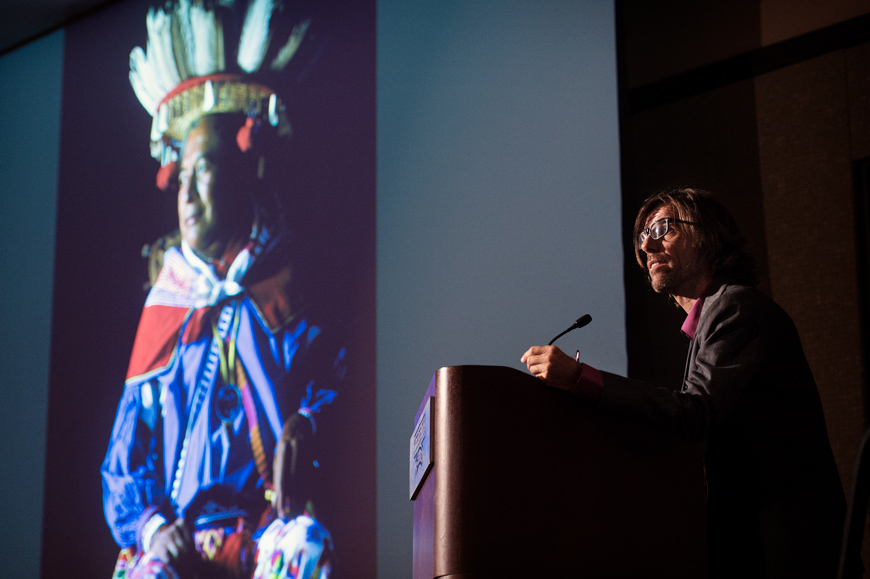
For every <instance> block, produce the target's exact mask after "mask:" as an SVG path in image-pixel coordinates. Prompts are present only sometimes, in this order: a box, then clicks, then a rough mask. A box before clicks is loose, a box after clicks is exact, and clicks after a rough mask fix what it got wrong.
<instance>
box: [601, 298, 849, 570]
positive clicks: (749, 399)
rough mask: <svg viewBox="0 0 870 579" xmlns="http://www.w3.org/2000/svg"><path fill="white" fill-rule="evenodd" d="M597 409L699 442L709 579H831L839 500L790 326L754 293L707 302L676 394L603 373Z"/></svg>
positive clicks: (809, 381)
mask: <svg viewBox="0 0 870 579" xmlns="http://www.w3.org/2000/svg"><path fill="white" fill-rule="evenodd" d="M599 411H601V412H606V413H614V414H619V415H623V416H625V415H629V416H634V417H636V418H639V419H642V420H644V421H647V422H649V423H652V424H654V425H657V426H660V427H662V428H665V429H667V430H669V431H672V432H676V433H678V434H680V435H682V436H684V437H686V438H688V439H690V440H694V441H699V442H703V443H704V444H705V446H706V476H707V484H708V497H707V534H708V537H707V538H708V562H709V563H708V568H709V571H710V575H709V576H710V577H711V578H712V577H741V578H746V577H813V578H823V577H834V576H835V575H836V571H837V561H838V558H839V547H840V542H841V538H842V530H843V520H844V516H845V504H846V503H845V498H844V494H843V487H842V485H841V483H840V477H839V473H838V471H837V466H836V464H835V463H834V457H833V453H832V452H831V445H830V443H829V441H828V433H827V428H826V426H825V417H824V414H823V412H822V404H821V401H820V400H819V393H818V390H817V388H816V383H815V380H814V379H813V375H812V372H811V371H810V368H809V365H808V364H807V360H806V357H805V355H804V352H803V348H802V346H801V343H800V338H799V337H798V333H797V330H796V329H795V326H794V323H793V322H792V320H791V318H789V316H788V314H786V313H785V311H783V310H782V308H780V307H779V306H778V305H777V304H776V303H775V302H773V300H771V299H770V298H769V297H767V296H766V295H764V294H763V293H761V292H759V291H757V290H755V289H753V288H750V287H745V286H737V285H728V284H725V285H722V286H721V287H720V288H719V289H718V290H717V291H716V292H715V293H713V294H712V295H710V296H709V297H707V298H706V300H705V302H704V306H703V309H702V310H701V317H700V320H699V323H698V329H697V332H696V334H695V338H694V340H692V342H691V345H690V347H689V356H688V359H687V362H686V371H685V376H684V379H683V385H682V388H681V389H680V391H679V392H674V391H672V390H668V389H665V388H655V387H653V386H652V385H650V384H647V383H645V382H639V381H635V380H629V379H627V378H623V377H621V376H616V375H614V374H608V373H605V374H604V392H603V395H602V398H601V402H600V404H599Z"/></svg>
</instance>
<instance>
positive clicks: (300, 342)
mask: <svg viewBox="0 0 870 579" xmlns="http://www.w3.org/2000/svg"><path fill="white" fill-rule="evenodd" d="M374 28H375V4H374V1H373V0H372V1H368V2H352V3H351V2H337V1H333V2H329V1H324V2H314V1H299V2H293V1H291V0H285V1H283V2H282V1H281V0H214V1H203V0H171V1H169V2H144V1H139V0H127V1H122V2H118V3H115V4H113V5H112V6H110V7H108V8H106V9H104V10H101V11H100V12H98V13H95V14H93V15H91V16H89V17H87V18H85V19H83V20H81V21H79V22H77V23H75V24H73V25H71V26H69V27H68V28H67V29H66V30H65V44H64V71H63V74H64V77H63V95H62V111H61V118H62V132H61V151H60V175H59V191H58V218H57V222H58V226H57V227H58V229H57V250H56V257H55V286H54V302H53V318H52V319H53V321H52V324H53V325H52V351H51V368H50V373H51V377H50V392H49V416H48V424H49V427H48V439H47V462H46V487H45V503H44V504H45V516H44V519H45V520H44V524H43V551H42V552H43V557H42V575H43V576H55V575H64V576H69V575H72V576H85V574H87V576H96V577H100V576H102V577H105V578H106V579H108V578H109V577H110V576H112V577H115V578H119V579H120V578H123V577H129V578H134V577H137V578H138V577H143V578H144V577H167V578H170V577H172V578H175V577H177V578H180V579H185V578H188V577H189V578H193V577H197V578H202V579H205V578H210V577H221V578H223V577H227V578H229V577H234V578H250V577H256V578H270V579H271V578H276V579H282V578H288V579H289V578H293V579H302V578H306V579H307V578H327V577H374V575H375V551H376V545H375V535H376V526H375V524H376V521H375V469H376V465H375V399H376V391H375V201H376V199H375V30H374Z"/></svg>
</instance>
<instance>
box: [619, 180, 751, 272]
mask: <svg viewBox="0 0 870 579" xmlns="http://www.w3.org/2000/svg"><path fill="white" fill-rule="evenodd" d="M662 207H671V208H673V210H674V217H676V218H677V220H679V221H684V222H688V223H689V224H691V225H688V224H678V225H677V227H678V228H684V229H685V230H691V238H692V240H693V241H692V243H693V245H694V247H695V249H697V251H698V255H699V257H700V258H701V259H702V260H703V262H704V264H705V265H706V266H707V267H708V268H709V270H710V272H711V274H712V276H713V279H715V280H717V281H721V282H728V283H738V284H743V285H750V286H754V285H756V284H757V283H758V280H757V278H756V277H755V260H753V258H752V256H751V255H749V253H747V252H746V250H745V249H744V246H745V244H746V240H745V239H744V238H743V235H741V233H740V229H739V228H738V227H737V223H736V222H735V221H734V217H733V216H732V215H731V213H730V212H729V211H728V210H727V209H726V208H725V206H724V205H722V204H721V203H720V202H719V201H717V200H716V199H715V198H714V197H713V196H712V195H711V194H710V193H708V192H707V191H702V190H700V189H690V188H685V187H683V188H678V189H666V190H662V191H658V192H656V193H654V194H652V195H651V196H650V197H648V198H647V199H646V201H644V202H643V205H641V207H640V211H639V212H638V214H637V219H635V221H634V237H633V238H632V239H633V243H634V255H635V258H637V263H638V264H639V265H640V267H641V269H643V270H644V272H645V273H646V274H647V277H649V268H648V267H647V265H646V254H645V253H644V252H643V251H641V249H640V245H639V244H638V242H637V239H638V236H639V235H640V232H641V231H643V229H644V228H645V227H646V222H647V220H648V219H649V217H650V215H652V214H653V213H655V212H656V211H658V210H659V209H660V208H662Z"/></svg>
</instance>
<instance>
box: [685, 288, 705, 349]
mask: <svg viewBox="0 0 870 579" xmlns="http://www.w3.org/2000/svg"><path fill="white" fill-rule="evenodd" d="M705 297H706V296H705ZM704 299H705V298H704V297H701V298H698V299H697V300H695V305H693V306H692V309H691V310H689V315H688V316H686V321H685V322H683V325H682V326H681V327H680V331H681V332H683V334H684V335H685V336H686V337H687V338H689V339H690V340H694V339H695V332H697V331H698V320H700V319H701V310H702V309H703V308H704Z"/></svg>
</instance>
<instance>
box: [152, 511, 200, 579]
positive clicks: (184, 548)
mask: <svg viewBox="0 0 870 579" xmlns="http://www.w3.org/2000/svg"><path fill="white" fill-rule="evenodd" d="M149 551H150V552H151V554H152V555H154V556H155V557H157V558H158V559H160V560H161V561H163V562H164V563H166V564H168V565H170V566H172V568H173V569H175V570H176V571H177V572H179V574H180V573H181V572H182V570H184V569H185V568H188V567H190V566H193V565H195V564H196V560H197V558H198V557H199V555H198V554H197V552H196V544H195V543H194V542H193V536H192V535H191V534H190V530H189V529H188V528H187V527H186V526H185V524H184V519H178V520H176V521H175V522H174V523H172V524H168V525H163V526H162V527H160V528H159V529H157V531H155V532H154V536H153V537H152V538H151V545H150V548H149Z"/></svg>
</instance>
